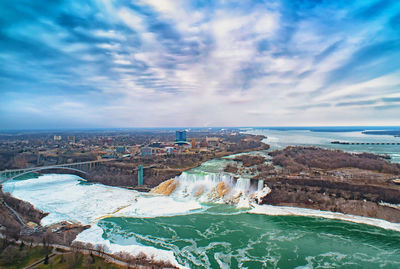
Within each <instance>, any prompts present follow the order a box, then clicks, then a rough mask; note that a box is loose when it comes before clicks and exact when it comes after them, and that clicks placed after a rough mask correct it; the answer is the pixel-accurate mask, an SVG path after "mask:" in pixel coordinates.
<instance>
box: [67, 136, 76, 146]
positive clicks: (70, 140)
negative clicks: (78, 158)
mask: <svg viewBox="0 0 400 269" xmlns="http://www.w3.org/2000/svg"><path fill="white" fill-rule="evenodd" d="M67 140H68V142H69V143H71V144H75V136H68V137H67Z"/></svg>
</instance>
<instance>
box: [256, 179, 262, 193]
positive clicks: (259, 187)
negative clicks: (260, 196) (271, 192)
mask: <svg viewBox="0 0 400 269" xmlns="http://www.w3.org/2000/svg"><path fill="white" fill-rule="evenodd" d="M263 188H264V180H262V179H259V180H258V186H257V191H261V190H262V189H263Z"/></svg>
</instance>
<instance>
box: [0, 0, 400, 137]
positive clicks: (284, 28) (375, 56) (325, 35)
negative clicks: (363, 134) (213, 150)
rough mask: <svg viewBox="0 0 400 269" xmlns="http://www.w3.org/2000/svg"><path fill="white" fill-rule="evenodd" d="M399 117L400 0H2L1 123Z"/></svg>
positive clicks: (323, 121)
mask: <svg viewBox="0 0 400 269" xmlns="http://www.w3.org/2000/svg"><path fill="white" fill-rule="evenodd" d="M284 125H286V126H291V125H306V126H312V125H400V1H398V0H393V1H389V0H388V1H385V0H382V1H381V0H378V1H377V0H372V1H367V0H360V1H351V0H344V1H339V0H337V1H330V0H327V1H323V0H320V1H317V0H314V1H311V0H310V1H307V0H301V1H300V0H299V1H295V0H290V1H289V0H287V1H283V0H277V1H274V0H267V1H245V0H237V1H216V0H204V1H201V0H182V1H181V0H137V1H112V0H93V1H83V0H82V1H61V0H49V1H43V0H35V1H32V0H26V1H24V0H2V1H1V2H0V129H15V128H75V127H80V128H81V127H90V128H92V127H156V126H157V127H162V126H171V127H175V126H199V127H201V126H284Z"/></svg>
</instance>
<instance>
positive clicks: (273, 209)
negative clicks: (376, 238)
mask: <svg viewBox="0 0 400 269" xmlns="http://www.w3.org/2000/svg"><path fill="white" fill-rule="evenodd" d="M253 206H254V208H253V209H251V210H250V211H249V212H248V213H251V214H264V215H270V216H282V215H295V216H306V217H321V218H326V219H338V220H344V221H350V222H355V223H362V224H368V225H372V226H376V227H380V228H384V229H388V230H394V231H398V232H400V223H392V222H389V221H386V220H381V219H374V218H367V217H361V216H355V215H347V214H343V213H337V212H330V211H322V210H315V209H308V208H298V207H288V206H273V205H256V204H254V205H253Z"/></svg>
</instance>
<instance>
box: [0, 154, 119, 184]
mask: <svg viewBox="0 0 400 269" xmlns="http://www.w3.org/2000/svg"><path fill="white" fill-rule="evenodd" d="M114 160H115V159H107V160H98V161H88V162H77V163H66V164H58V165H49V166H40V167H31V168H24V169H12V170H4V171H0V185H1V184H3V183H5V182H6V181H9V180H12V179H15V178H17V177H20V176H23V175H26V174H29V173H35V172H40V171H45V170H56V169H57V170H65V171H71V172H74V173H77V174H80V175H88V174H89V170H90V169H92V168H93V167H95V166H98V165H99V164H101V163H103V162H109V161H114Z"/></svg>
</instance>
